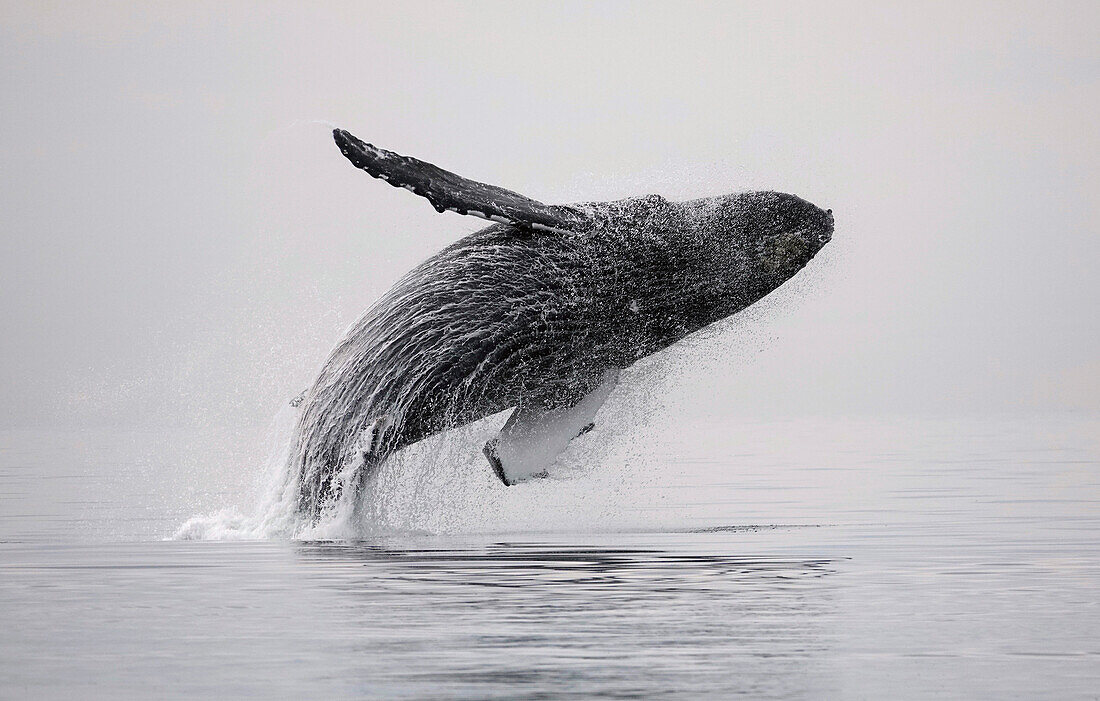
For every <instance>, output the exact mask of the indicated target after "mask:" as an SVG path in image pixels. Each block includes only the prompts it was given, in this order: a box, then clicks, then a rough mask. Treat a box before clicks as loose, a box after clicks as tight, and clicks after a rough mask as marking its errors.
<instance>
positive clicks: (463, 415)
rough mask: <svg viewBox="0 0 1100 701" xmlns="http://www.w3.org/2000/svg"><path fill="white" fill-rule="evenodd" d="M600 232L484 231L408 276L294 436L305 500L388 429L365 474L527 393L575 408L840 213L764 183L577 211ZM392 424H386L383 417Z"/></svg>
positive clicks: (326, 377) (768, 272) (732, 297)
mask: <svg viewBox="0 0 1100 701" xmlns="http://www.w3.org/2000/svg"><path fill="white" fill-rule="evenodd" d="M578 206H579V207H581V208H584V209H587V210H588V211H590V212H592V213H594V215H595V216H594V218H593V221H595V222H597V223H596V224H594V225H593V226H591V227H590V228H589V229H588V230H586V231H583V232H579V233H571V234H563V233H560V232H552V231H539V230H534V229H530V228H526V227H517V226H514V225H511V224H495V225H492V226H489V227H486V228H484V229H482V230H480V231H477V232H475V233H473V234H470V235H469V236H466V237H465V238H463V239H461V240H460V241H458V242H456V243H454V244H453V245H451V246H449V247H447V248H446V249H444V250H442V251H440V252H439V253H437V254H436V255H434V256H432V257H431V258H429V259H428V260H426V261H425V262H424V263H422V264H421V265H419V266H417V267H416V268H415V269H414V270H412V271H411V272H409V273H408V274H407V275H405V276H404V277H403V278H402V279H401V280H399V281H398V282H397V283H396V284H395V285H394V286H393V288H392V289H390V290H389V291H388V292H387V293H386V294H385V295H383V296H382V297H381V298H380V299H379V300H378V301H377V302H376V303H375V304H374V305H373V306H371V308H370V309H368V310H367V312H366V313H365V314H364V316H363V317H362V318H361V319H360V320H359V321H358V322H356V324H355V325H354V326H353V327H352V328H351V329H350V330H349V331H348V333H347V335H346V337H345V338H344V339H343V340H342V341H341V342H340V343H339V344H338V345H337V346H336V348H335V349H334V350H333V351H332V353H331V354H330V356H329V358H328V359H327V360H326V362H325V364H324V366H323V367H322V369H321V372H320V374H319V376H318V378H317V380H316V382H315V383H314V385H313V386H312V387H311V388H310V389H309V390H308V391H307V393H306V395H305V398H304V401H303V404H302V411H301V415H300V417H299V422H298V427H297V432H296V435H295V439H294V443H293V445H292V450H291V455H290V460H291V461H292V465H291V468H292V470H293V471H294V473H295V474H297V475H298V479H299V497H298V503H299V509H300V511H302V512H303V513H306V514H310V515H313V516H316V515H317V514H318V513H320V511H321V510H322V509H323V507H324V505H325V504H326V503H329V502H331V501H332V500H333V499H334V498H335V497H337V496H338V492H339V489H340V487H339V485H338V484H337V483H336V481H335V476H336V474H337V473H338V472H339V471H340V470H341V469H342V466H343V465H345V464H346V463H347V462H348V461H349V460H353V459H354V458H355V457H356V456H357V454H359V453H361V452H362V451H364V450H365V447H364V445H363V444H362V436H363V434H364V431H367V430H368V429H369V428H370V427H371V426H372V424H374V425H375V426H379V425H381V426H383V428H381V429H380V431H379V432H378V435H377V437H376V439H375V441H374V442H373V443H372V446H373V448H372V450H371V452H372V456H371V460H370V464H369V465H368V466H367V468H366V469H370V467H372V466H376V465H377V464H378V463H379V462H381V460H382V459H384V458H385V457H386V456H387V455H389V454H391V453H392V452H394V451H396V450H398V449H400V448H402V447H404V446H407V445H410V444H412V443H415V442H417V441H419V440H421V439H423V438H425V437H427V436H430V435H432V434H434V433H437V432H440V431H444V430H447V429H449V428H454V427H457V426H461V425H464V424H466V423H469V422H472V421H475V420H478V419H480V418H483V417H485V416H489V415H491V414H494V413H496V412H499V411H502V410H504V409H507V408H509V407H512V406H515V405H517V404H519V403H520V401H524V402H527V403H529V402H533V401H537V402H540V403H542V404H544V405H546V406H547V407H554V406H562V405H568V404H570V403H572V402H575V401H576V400H578V399H579V398H580V397H582V396H584V394H586V393H587V392H588V391H589V390H591V389H592V388H593V387H594V386H595V384H596V383H597V382H598V380H599V378H600V377H601V376H602V373H603V372H604V371H605V370H607V369H609V368H625V367H628V366H629V365H631V364H632V363H634V362H635V361H637V360H638V359H640V358H642V357H645V356H647V355H650V354H652V353H655V352H657V351H660V350H662V349H664V348H667V347H668V346H670V345H672V344H674V343H675V342H676V341H678V340H680V339H682V338H684V337H685V336H687V335H688V334H690V333H693V332H695V331H698V330H699V329H702V328H703V327H705V326H707V325H708V324H711V323H714V322H716V321H718V320H720V319H723V318H725V317H727V316H729V315H731V314H734V313H736V312H738V311H740V310H741V309H744V308H745V307H747V306H749V305H750V304H752V303H753V302H755V301H757V300H759V299H760V298H762V297H763V296H765V295H766V294H768V293H769V292H771V291H772V290H774V289H776V288H777V287H779V285H781V284H782V283H783V282H785V281H786V280H787V279H789V278H790V277H791V276H792V275H794V274H795V273H796V272H798V270H800V269H801V268H802V267H804V266H805V265H806V263H808V262H809V261H810V259H812V258H813V256H814V254H816V253H817V251H818V250H820V248H821V247H822V246H824V245H825V244H826V243H827V242H828V241H829V240H830V238H831V235H832V230H833V220H832V214H831V212H826V211H823V210H821V209H819V208H818V207H816V206H814V205H813V204H811V203H809V202H806V201H805V200H802V199H800V198H798V197H795V196H793V195H787V194H783V193H776V192H750V193H741V194H736V195H728V196H724V197H716V198H708V199H702V200H694V201H689V202H681V203H673V202H668V201H666V200H664V199H662V198H660V197H657V196H649V197H644V198H637V199H630V200H622V201H617V202H610V203H597V204H590V205H578ZM379 419H384V422H383V424H375V422H376V421H377V420H379Z"/></svg>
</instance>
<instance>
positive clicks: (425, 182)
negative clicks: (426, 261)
mask: <svg viewBox="0 0 1100 701" xmlns="http://www.w3.org/2000/svg"><path fill="white" fill-rule="evenodd" d="M332 137H333V139H334V140H335V141H336V145H337V146H339V147H340V152H341V153H343V154H344V156H345V157H346V158H347V159H348V160H349V161H351V162H352V164H353V165H355V167H356V168H360V169H362V170H365V171H367V172H368V173H370V174H371V175H372V176H374V177H376V178H379V179H380V180H385V181H386V182H388V183H389V184H390V185H393V186H394V187H403V188H405V189H406V190H409V191H411V192H414V193H416V194H417V195H420V196H421V197H423V198H425V199H426V200H428V201H429V202H431V203H432V206H433V207H435V208H436V211H439V212H442V211H444V210H448V211H451V212H457V213H459V214H469V215H472V216H475V217H480V218H482V219H489V220H491V221H496V222H502V223H506V224H514V225H516V226H525V227H531V228H534V229H548V230H551V231H560V232H578V231H584V230H585V229H588V228H589V227H590V225H591V217H590V215H589V214H587V213H586V212H584V211H583V210H581V209H578V208H576V207H569V206H565V205H548V204H543V203H542V202H539V201H537V200H533V199H531V198H530V197H524V196H523V195H521V194H519V193H518V192H512V191H511V190H505V189H504V188H502V187H497V186H496V185H486V184H485V183H479V182H476V181H474V180H467V179H466V178H463V177H462V176H461V175H456V174H454V173H452V172H450V171H446V170H443V169H442V168H440V167H438V166H435V165H432V164H431V163H426V162H424V161H421V160H418V159H416V158H412V157H410V156H402V155H400V154H396V153H394V152H392V151H387V150H385V149H381V148H378V147H377V146H372V145H371V144H368V143H366V142H364V141H362V140H361V139H358V138H356V137H355V136H353V135H351V134H350V133H348V132H346V131H344V130H343V129H334V130H333V132H332Z"/></svg>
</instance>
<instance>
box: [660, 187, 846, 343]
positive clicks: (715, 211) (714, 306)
mask: <svg viewBox="0 0 1100 701" xmlns="http://www.w3.org/2000/svg"><path fill="white" fill-rule="evenodd" d="M680 212H681V213H682V214H683V215H684V219H681V220H680V222H681V223H680V225H679V226H677V227H673V228H674V229H678V230H679V231H680V232H681V233H682V234H683V235H684V238H681V239H679V240H680V241H682V242H683V243H684V246H685V256H684V262H685V267H686V268H687V270H688V271H689V273H690V274H689V275H688V278H689V279H694V280H706V281H707V282H708V284H707V285H706V287H704V288H702V289H700V287H699V286H695V285H692V286H691V290H690V297H692V298H693V301H694V304H686V305H685V308H687V309H691V310H693V311H698V312H699V316H698V318H697V322H696V323H695V324H694V325H695V326H700V325H703V324H706V323H710V322H711V321H714V320H717V319H718V318H722V317H724V316H727V315H729V314H732V313H735V312H736V311H738V310H740V309H743V308H745V307H747V306H748V305H750V304H752V303H753V302H755V301H757V300H758V299H760V298H761V297H763V296H765V295H766V294H768V293H769V292H771V291H772V290H774V289H776V288H777V287H779V286H780V285H782V284H783V283H784V282H786V281H787V280H788V279H790V278H791V277H792V276H794V275H795V274H796V273H797V272H798V271H799V270H801V269H802V268H803V267H805V266H806V264H807V263H809V262H810V260H812V259H813V257H814V256H815V255H816V254H817V252H818V251H820V250H821V249H822V248H823V247H824V246H825V244H827V243H829V241H830V240H832V236H833V214H832V211H831V210H827V209H822V208H820V207H818V206H816V205H814V204H813V203H811V202H807V201H806V200H804V199H802V198H801V197H797V196H795V195H790V194H786V193H782V192H770V191H768V192H741V193H736V194H732V195H725V196H720V197H709V198H705V199H699V200H692V201H688V202H684V203H681V209H680Z"/></svg>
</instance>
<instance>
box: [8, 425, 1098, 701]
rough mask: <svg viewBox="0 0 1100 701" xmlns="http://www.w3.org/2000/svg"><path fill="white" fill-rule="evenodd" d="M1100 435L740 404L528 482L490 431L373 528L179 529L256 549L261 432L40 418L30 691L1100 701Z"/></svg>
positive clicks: (16, 663) (31, 480) (23, 448)
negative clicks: (760, 413)
mask: <svg viewBox="0 0 1100 701" xmlns="http://www.w3.org/2000/svg"><path fill="white" fill-rule="evenodd" d="M1098 429H1100V421H1098V420H1097V418H1096V417H1088V416H1077V417H1074V416H1063V417H1043V418H1014V419H1004V420H992V419H984V420H973V419H966V420H946V419H945V420H930V419H921V420H913V419H860V420H854V419H849V420H836V419H832V420H828V421H825V420H820V419H806V420H800V421H784V422H757V423H752V424H746V423H744V422H743V421H732V420H723V421H717V420H716V421H713V422H709V423H698V424H692V425H690V426H682V427H678V428H677V429H676V430H675V431H656V430H653V429H652V428H650V429H638V430H635V431H633V432H632V433H629V434H620V435H618V436H612V437H610V438H608V437H607V436H603V437H592V438H590V439H588V440H589V442H588V443H587V444H582V445H579V446H578V447H577V449H576V450H575V451H573V454H572V455H567V456H565V458H564V459H563V465H562V466H561V467H560V468H559V469H558V470H557V471H556V473H555V474H554V475H553V478H552V479H550V480H546V481H544V482H541V483H538V484H534V485H525V486H521V487H516V488H512V489H511V490H508V489H505V488H503V487H502V486H500V485H499V484H496V483H494V481H493V478H492V477H491V475H489V471H488V468H487V467H486V466H485V465H484V464H482V462H481V461H480V459H479V458H478V456H473V457H470V459H468V460H467V459H466V456H465V452H464V451H465V447H464V446H462V447H461V451H463V452H462V459H457V458H456V457H455V450H458V449H452V450H451V452H449V453H448V452H447V451H443V453H444V454H443V457H437V458H436V459H434V460H423V459H418V458H417V457H416V456H413V457H411V458H409V460H408V461H407V463H408V464H406V465H404V466H403V467H402V469H401V470H395V471H394V473H393V474H391V475H383V476H381V477H380V478H379V482H378V484H377V485H376V489H377V490H378V491H379V493H380V494H381V493H383V492H384V494H385V497H384V498H383V497H381V496H379V497H378V498H377V499H376V501H377V502H379V505H378V506H376V507H375V508H374V509H373V510H369V513H368V517H367V518H368V519H369V520H370V522H371V524H373V526H372V527H371V528H368V529H367V530H364V531H362V533H363V538H362V539H360V540H344V541H309V540H300V539H292V538H287V537H276V536H274V535H273V534H271V533H269V534H268V535H269V537H267V538H265V539H260V540H201V541H196V540H164V538H166V537H170V536H172V535H173V534H176V533H177V531H178V530H179V529H180V526H181V524H183V523H184V522H185V521H187V520H188V519H189V518H190V517H192V516H195V515H197V514H214V515H212V516H210V518H209V519H208V520H207V521H201V523H202V524H204V525H201V527H194V526H193V527H191V528H190V530H189V531H187V532H186V533H183V534H185V535H191V536H195V535H203V536H206V537H212V536H215V535H218V536H223V537H224V536H226V535H236V536H238V537H239V536H241V535H243V534H244V533H243V531H242V530H241V529H240V528H236V526H235V525H234V524H239V522H240V521H241V519H244V520H246V521H247V519H248V514H249V509H251V508H253V507H252V506H251V504H250V501H251V500H253V499H254V498H257V496H256V495H258V494H261V493H262V492H264V484H265V481H270V476H267V477H265V475H264V470H263V469H262V463H263V460H262V459H260V458H257V457H256V455H257V454H258V453H262V450H261V448H260V446H262V444H263V440H261V438H260V437H259V435H258V434H257V433H256V432H248V431H242V432H220V433H214V432H207V433H203V434H201V435H200V434H199V433H194V432H193V433H184V432H175V433H160V434H155V433H154V434H127V433H119V432H78V433H59V432H48V431H37V432H34V431H22V432H10V431H9V432H5V433H2V434H0V449H2V451H0V621H2V624H3V628H4V631H5V632H4V634H3V635H0V697H3V698H26V697H34V698H66V699H72V698H119V697H126V698H149V697H158V698H159V697H166V698H175V697H258V698H326V697H327V698H353V697H374V698H418V699H419V698H477V699H481V698H573V697H575V698H593V697H617V698H624V697H625V698H633V697H644V698H723V697H724V698H728V697H734V696H743V697H745V698H752V699H771V698H1022V699H1033V698H1097V696H1098V693H1100V603H1098V602H1100V537H1098V533H1100V530H1098V529H1100V430H1098ZM596 433H598V432H596V431H594V432H593V434H596ZM589 435H590V436H591V435H592V434H589ZM437 448H438V446H437V447H436V448H430V447H429V448H426V449H425V450H436V449H437ZM421 457H423V456H421ZM226 507H236V508H237V510H238V511H240V512H241V513H240V514H238V513H235V512H232V511H220V510H221V509H223V508H226ZM241 514H243V516H242V515H241ZM212 524H214V525H212ZM215 526H217V527H215ZM235 528H236V530H235ZM250 535H253V536H255V535H257V533H256V532H251V533H250Z"/></svg>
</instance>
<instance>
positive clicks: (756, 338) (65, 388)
mask: <svg viewBox="0 0 1100 701" xmlns="http://www.w3.org/2000/svg"><path fill="white" fill-rule="evenodd" d="M0 8H2V9H0V16H2V17H3V22H0V37H2V38H3V40H2V41H0V56H2V57H3V58H2V61H3V71H2V75H3V78H2V80H3V91H2V92H3V97H0V115H2V117H3V120H4V123H5V124H6V126H7V128H6V129H5V130H4V132H3V134H2V135H0V140H2V141H0V143H2V144H3V146H2V148H3V152H4V154H5V161H6V164H5V168H4V171H3V175H2V176H0V177H2V178H3V186H2V189H0V223H2V227H3V233H2V249H0V292H2V302H0V319H2V322H0V326H2V328H3V331H4V332H3V335H2V336H3V341H2V343H0V360H2V362H0V366H2V368H3V371H2V372H3V374H2V375H0V387H2V394H0V425H3V426H8V427H16V426H38V425H49V426H59V425H95V424H110V425H114V426H116V427H120V428H126V427H133V428H140V427H144V426H150V425H171V424H181V425H234V424H255V423H263V422H266V421H268V420H269V419H270V418H271V416H272V415H273V414H274V413H275V412H276V411H277V410H278V409H279V408H280V407H281V406H282V405H283V404H284V403H285V402H286V401H288V400H289V399H290V398H291V397H293V396H295V395H296V394H298V392H300V391H301V390H302V389H303V388H305V387H306V386H308V385H309V383H310V382H311V380H312V378H313V377H314V376H315V374H316V371H317V369H318V367H319V366H320V364H321V363H322V361H323V360H324V358H325V357H326V355H327V353H328V352H329V350H330V349H331V348H332V347H333V345H334V344H335V343H336V341H338V340H339V338H340V336H341V334H342V332H343V330H344V329H346V328H347V327H348V326H349V325H350V324H351V323H352V322H354V321H355V319H357V318H358V317H359V316H360V315H361V314H362V312H363V311H364V310H365V309H366V308H367V307H368V306H369V305H370V304H371V303H372V302H373V301H374V300H375V299H377V298H378V297H379V296H380V295H381V294H382V293H383V292H385V290H386V289H387V288H388V287H389V285H390V284H391V283H392V282H393V281H395V280H396V279H397V278H398V277H400V276H401V275H402V274H404V273H405V272H407V271H408V270H409V269H411V268H412V267H413V266H415V265H416V264H418V263H419V262H421V261H423V260H424V259H426V258H427V257H428V256H430V255H432V254H433V253H435V252H436V251H438V250H440V249H441V248H443V247H444V246H446V245H448V244H449V243H452V242H454V241H456V240H458V239H459V238H460V237H462V236H464V235H466V234H468V233H470V232H472V231H475V230H477V229H479V228H481V227H482V226H484V224H485V222H482V221H480V220H476V219H473V218H470V217H460V216H457V215H453V214H436V213H435V212H434V211H433V210H432V208H431V207H430V206H429V205H428V204H427V203H426V202H424V201H423V200H421V199H420V198H418V197H415V196H413V195H411V194H410V193H407V192H403V191H400V190H395V189H394V188H391V187H388V186H386V185H385V184H384V183H381V182H379V181H376V180H373V179H371V178H369V177H367V176H366V175H365V174H364V173H362V172H360V171H357V170H356V169H354V168H352V167H350V166H349V165H348V164H347V162H346V161H345V160H344V159H343V157H342V156H341V155H340V153H339V151H338V150H337V149H336V147H335V146H334V145H333V143H332V140H331V135H330V132H331V128H332V126H339V127H341V128H345V129H347V130H349V131H350V132H352V133H353V134H356V135H357V136H359V137H360V138H363V139H364V140H366V141H369V142H371V143H374V144H376V145H378V146H381V147H383V148H387V149H390V150H394V151H397V152H399V153H402V154H407V155H411V156H416V157H418V158H421V159H423V160H427V161H430V162H432V163H435V164H437V165H439V166H441V167H444V168H447V169H449V170H452V171H454V172H456V173H459V174H461V175H463V176H467V177H470V178H473V179H476V180H481V181H484V182H488V183H493V184H497V185H500V186H503V187H506V188H508V189H511V190H515V191H517V192H520V193H522V194H525V195H528V196H530V197H533V198H536V199H539V200H542V201H544V202H548V203H558V202H570V201H578V200H605V199H612V198H619V197H626V196H637V195H644V194H649V193H657V194H661V195H663V196H665V197H668V198H669V199H676V200H680V199H691V198H696V197H703V196H709V195H717V194H724V193H727V192H734V191H741V190H749V189H769V190H778V191H784V192H791V193H794V194H797V195H799V196H800V197H804V198H806V199H808V200H810V201H812V202H814V203H816V204H818V205H820V206H822V207H829V208H831V209H832V210H833V212H834V214H835V217H836V233H835V235H834V238H833V241H832V243H831V244H829V246H827V247H826V249H825V250H824V251H823V252H822V253H821V254H820V255H819V256H818V259H816V260H814V261H813V262H812V263H811V264H810V266H808V267H807V269H806V270H805V271H803V273H801V274H800V275H799V276H798V277H796V279H794V280H792V281H791V282H790V283H789V284H788V285H786V286H785V287H784V288H782V289H781V290H780V291H778V292H777V293H775V294H774V295H772V296H771V297H769V298H768V299H767V300H765V302H764V303H762V304H761V305H759V308H757V307H753V308H752V309H750V310H748V311H747V312H746V313H743V314H740V315H737V316H736V317H734V318H733V319H730V320H727V321H725V322H722V323H721V324H720V325H719V329H717V330H716V331H713V332H707V333H706V334H705V337H703V338H699V339H690V340H689V342H688V343H687V344H686V345H684V346H676V347H674V348H672V349H671V350H669V351H666V352H664V353H663V354H662V356H661V357H660V358H658V359H656V360H654V361H652V362H657V363H660V366H659V369H660V371H659V372H656V373H654V372H644V371H643V372H641V373H639V376H640V377H639V380H640V381H641V382H646V383H650V384H649V385H648V386H647V388H643V390H637V391H651V392H658V393H660V394H661V395H662V397H661V399H662V403H663V404H664V406H665V409H664V410H666V411H677V412H681V411H682V412H687V413H692V414H697V413H704V414H716V415H734V416H745V417H751V416H786V415H804V414H828V413H836V414H847V413H852V414H876V413H878V414H891V413H899V414H906V413H922V414H936V413H953V412H961V413H969V414H996V413H1004V412H1060V411H1081V410H1083V411H1097V410H1100V358H1098V356H1097V352H1096V350H1097V348H1098V344H1100V315H1098V314H1097V313H1096V311H1095V302H1096V299H1097V298H1100V275H1097V273H1096V261H1097V259H1098V257H1100V236H1098V234H1100V231H1098V228H1097V225H1096V223H1095V222H1096V221H1097V217H1098V216H1100V206H1098V205H1100V195H1098V193H1100V181H1098V178H1097V172H1098V171H1097V167H1096V166H1097V163H1098V156H1100V137H1098V133H1097V129H1096V127H1095V124H1094V121H1095V106H1096V104H1097V100H1098V98H1100V51H1098V50H1097V47H1096V42H1095V36H1094V34H1095V27H1096V26H1097V20H1098V19H1100V8H1098V7H1097V6H1096V5H1095V4H1088V3H1080V4H1073V3H1070V4H1054V5H1051V4H1048V3H1044V4H1038V3H1035V4H1017V5H1015V6H1014V8H1013V11H1011V12H1008V11H1004V10H1002V9H1000V8H1001V6H1000V5H992V4H991V5H986V4H975V5H966V6H963V7H961V8H956V7H949V6H947V5H941V6H930V7H928V8H923V7H922V8H916V7H907V6H899V7H893V8H888V7H881V6H878V5H873V4H862V3H845V4H837V5H833V4H830V5H829V6H827V7H826V6H818V5H813V4H797V5H792V6H790V7H787V8H784V9H782V10H781V9H777V8H764V7H754V6H748V5H738V6H727V5H721V6H709V5H702V4H698V5H697V4H692V5H690V6H680V5H677V6H676V7H675V8H671V7H666V6H663V5H660V4H622V3H607V4H599V5H585V4H565V5H564V6H562V7H560V8H558V7H556V6H555V7H549V6H522V7H516V6H512V5H508V4H497V3H481V4H475V5H458V4H443V5H435V4H416V5H411V6H408V7H405V8H402V9H398V8H396V7H361V8H355V9H352V8H349V7H344V6H342V5H336V4H334V5H329V6H325V7H316V8H310V9H302V8H296V7H293V6H289V5H281V4H276V5H268V4H257V5H244V4H241V5H237V4H234V5H229V6H225V5H220V4H213V3H210V4H188V5H174V4H165V5H156V6H150V7H143V8H140V9H137V8H132V7H129V6H127V5H125V4H108V5H94V6H92V5H89V6H85V7H78V6H70V5H64V4H58V5H33V6H32V5H29V4H23V3H3V4H2V5H0ZM612 28H614V31H611V29H612ZM655 47H656V50H655ZM660 410H661V409H659V408H658V407H654V411H660Z"/></svg>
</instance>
